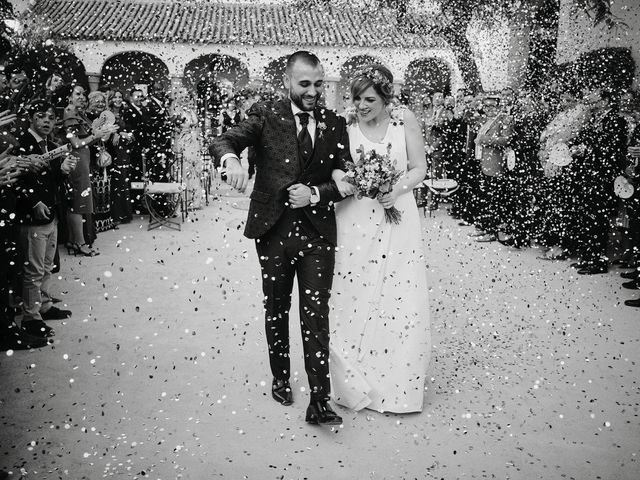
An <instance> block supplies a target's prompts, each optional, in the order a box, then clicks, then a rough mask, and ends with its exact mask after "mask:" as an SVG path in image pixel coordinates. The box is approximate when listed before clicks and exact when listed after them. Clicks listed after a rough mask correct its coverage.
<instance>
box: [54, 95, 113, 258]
mask: <svg viewBox="0 0 640 480" xmlns="http://www.w3.org/2000/svg"><path fill="white" fill-rule="evenodd" d="M68 99H69V105H68V106H67V108H66V109H65V111H64V118H63V122H64V128H65V131H66V138H67V141H68V142H69V143H70V145H71V147H72V148H73V155H75V156H76V157H77V159H78V160H77V164H76V168H75V169H74V170H73V171H72V172H71V174H70V175H69V182H70V184H71V189H70V192H69V194H70V197H71V199H70V204H69V208H68V211H67V229H68V233H67V240H68V242H67V249H68V250H69V252H70V253H74V254H75V255H84V256H93V255H97V253H96V252H95V251H93V250H91V249H90V248H89V247H88V245H87V243H88V242H87V241H85V237H84V232H83V228H82V227H83V222H84V220H83V215H90V214H92V213H93V195H92V193H91V180H90V176H89V162H90V153H89V146H90V145H92V144H94V143H96V142H99V141H100V139H101V138H102V137H103V136H105V135H109V134H111V133H113V132H115V131H116V130H117V127H116V126H110V127H103V128H100V129H92V128H91V122H90V121H89V119H88V118H87V116H86V114H85V109H86V107H87V97H86V95H85V90H84V87H82V86H81V85H75V86H73V87H72V88H71V93H70V95H69V97H68Z"/></svg>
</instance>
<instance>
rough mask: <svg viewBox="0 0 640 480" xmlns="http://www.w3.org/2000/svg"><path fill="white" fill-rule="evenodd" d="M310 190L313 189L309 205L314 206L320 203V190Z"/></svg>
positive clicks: (316, 188)
mask: <svg viewBox="0 0 640 480" xmlns="http://www.w3.org/2000/svg"><path fill="white" fill-rule="evenodd" d="M309 188H311V197H310V198H309V203H310V204H311V206H314V205H316V204H317V203H319V202H320V191H319V190H318V187H309Z"/></svg>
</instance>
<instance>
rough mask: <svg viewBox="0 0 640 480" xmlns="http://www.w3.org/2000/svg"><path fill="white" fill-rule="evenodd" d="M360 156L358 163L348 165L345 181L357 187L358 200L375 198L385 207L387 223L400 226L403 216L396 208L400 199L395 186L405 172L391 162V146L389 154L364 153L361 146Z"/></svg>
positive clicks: (373, 151)
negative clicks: (394, 188)
mask: <svg viewBox="0 0 640 480" xmlns="http://www.w3.org/2000/svg"><path fill="white" fill-rule="evenodd" d="M356 151H357V152H358V153H359V154H360V158H359V159H358V161H357V162H349V163H348V164H347V173H346V174H345V175H344V177H343V178H342V180H343V181H345V182H347V183H350V184H352V185H353V186H354V187H355V195H356V198H358V199H360V198H362V197H366V198H375V199H377V200H378V201H379V202H380V204H381V205H382V206H383V207H384V216H385V219H386V221H387V223H394V224H396V225H398V224H399V223H400V220H401V219H402V214H401V213H400V211H399V210H398V209H397V208H396V207H395V206H394V205H395V202H396V200H397V198H398V196H397V195H398V194H397V192H394V190H393V186H394V185H395V184H396V183H398V180H399V179H400V177H401V176H402V174H403V173H404V172H402V171H400V170H397V169H396V168H395V162H394V161H392V160H391V157H390V152H391V144H389V145H388V146H387V153H386V154H384V155H381V154H379V153H378V152H376V151H375V150H371V151H369V152H365V151H364V147H363V146H362V145H361V146H360V148H359V149H357V150H356Z"/></svg>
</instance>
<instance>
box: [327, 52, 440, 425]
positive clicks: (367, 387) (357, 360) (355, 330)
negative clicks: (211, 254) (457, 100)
mask: <svg viewBox="0 0 640 480" xmlns="http://www.w3.org/2000/svg"><path fill="white" fill-rule="evenodd" d="M392 82H393V76H392V74H391V72H390V71H389V70H388V69H387V68H386V67H383V66H381V65H372V66H370V67H366V68H365V69H363V70H361V71H360V72H358V74H357V75H356V77H355V78H354V79H353V80H352V82H351V99H352V102H353V106H354V107H355V116H353V117H352V122H351V124H350V125H349V127H348V133H349V143H350V148H351V156H352V157H353V158H354V159H357V158H359V154H358V151H357V150H360V149H362V148H364V150H365V151H370V150H375V151H376V152H378V153H379V154H382V155H384V154H386V153H387V148H388V145H390V146H391V150H390V155H391V158H392V159H394V160H395V162H396V169H398V170H401V171H404V175H403V176H402V177H401V178H400V180H399V181H398V183H397V184H396V185H395V186H394V187H393V190H392V191H391V192H390V193H387V194H384V195H382V196H381V197H380V198H379V199H370V198H361V199H357V198H355V197H351V198H346V199H345V200H343V201H342V202H340V203H338V204H337V206H336V223H337V232H338V248H337V252H336V265H335V273H334V280H333V288H332V297H331V298H332V301H331V303H332V316H331V321H332V325H333V331H332V333H331V357H330V362H331V379H332V385H333V397H334V398H335V400H336V402H337V403H339V404H341V405H344V406H346V407H348V408H352V409H354V410H360V409H362V408H369V409H372V410H377V411H385V412H396V413H407V412H418V411H421V410H422V405H423V395H424V382H425V378H426V374H427V367H428V365H429V358H430V351H431V341H430V331H429V302H428V296H427V295H428V293H427V267H426V265H425V258H424V253H423V247H422V233H421V227H420V215H419V212H418V208H417V206H416V202H415V199H414V197H413V188H414V187H415V186H416V185H418V184H419V183H420V182H421V181H422V180H423V179H424V177H425V174H426V162H425V151H424V141H423V137H422V134H421V131H420V126H419V123H418V121H417V119H416V117H415V115H414V114H413V113H412V112H411V111H410V110H407V109H406V108H403V107H397V108H394V107H393V105H394V104H393V100H394V97H393V83H392ZM343 176H344V172H343V171H341V170H336V171H334V174H333V178H334V180H335V181H336V184H337V185H338V188H339V189H340V192H341V193H342V194H343V195H347V194H349V193H351V192H352V191H353V187H352V186H351V185H349V184H347V183H346V182H344V181H343V180H342V177H343ZM392 206H395V207H396V208H397V209H398V210H400V212H401V213H402V219H401V221H400V223H399V224H397V225H396V224H392V223H388V222H387V221H386V220H385V214H384V209H385V208H390V207H392Z"/></svg>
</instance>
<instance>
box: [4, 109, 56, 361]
mask: <svg viewBox="0 0 640 480" xmlns="http://www.w3.org/2000/svg"><path fill="white" fill-rule="evenodd" d="M4 118H6V115H5V116H2V115H1V114H0V123H2V120H3V119H4ZM10 148H13V145H11V144H10V143H8V142H6V139H5V138H4V137H0V265H2V267H3V268H4V270H3V275H0V352H4V351H7V350H27V349H30V348H37V347H43V346H45V345H46V344H47V340H46V339H44V338H42V337H34V336H32V335H29V334H28V333H26V332H25V331H23V330H22V329H20V328H19V327H18V325H16V323H15V317H16V311H15V310H16V309H15V308H14V306H13V292H15V291H16V290H18V288H17V281H18V279H19V273H20V269H21V265H22V260H21V258H20V250H19V247H18V243H19V238H20V226H19V225H18V224H17V222H16V219H15V213H16V195H15V190H14V187H15V184H16V182H17V181H18V178H19V175H20V167H19V166H18V159H17V157H15V156H11V155H9V151H10Z"/></svg>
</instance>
